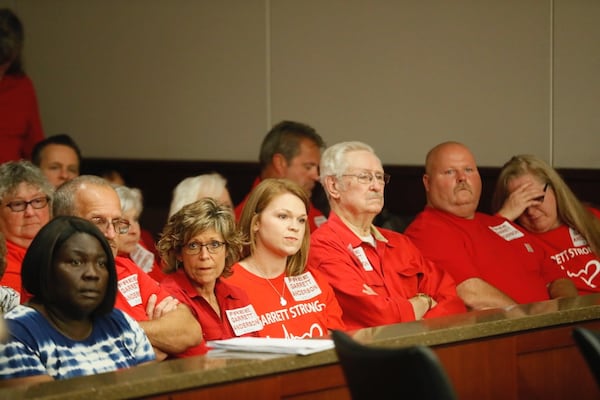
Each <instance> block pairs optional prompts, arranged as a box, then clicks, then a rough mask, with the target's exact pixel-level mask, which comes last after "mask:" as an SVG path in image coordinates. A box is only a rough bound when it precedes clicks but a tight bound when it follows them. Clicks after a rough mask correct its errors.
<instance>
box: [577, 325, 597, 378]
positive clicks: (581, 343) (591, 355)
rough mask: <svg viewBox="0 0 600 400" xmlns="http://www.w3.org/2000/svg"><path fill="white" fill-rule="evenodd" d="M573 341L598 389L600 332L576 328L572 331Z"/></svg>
mask: <svg viewBox="0 0 600 400" xmlns="http://www.w3.org/2000/svg"><path fill="white" fill-rule="evenodd" d="M573 339H575V343H577V347H579V351H580V352H581V354H582V355H583V358H585V361H586V362H587V364H588V367H589V368H590V371H592V374H593V375H594V378H596V383H597V384H598V387H600V332H597V331H592V330H590V329H587V328H583V327H581V326H578V327H577V328H574V329H573Z"/></svg>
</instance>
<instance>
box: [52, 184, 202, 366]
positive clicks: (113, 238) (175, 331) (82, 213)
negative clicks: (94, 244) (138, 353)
mask: <svg viewBox="0 0 600 400" xmlns="http://www.w3.org/2000/svg"><path fill="white" fill-rule="evenodd" d="M53 211H54V215H55V216H59V215H74V216H77V217H81V218H85V219H87V220H89V221H91V222H93V223H94V224H95V225H96V226H98V228H99V229H100V230H101V231H102V232H103V233H104V235H105V236H106V238H107V239H108V242H109V244H110V246H111V248H112V249H113V253H114V255H115V264H116V269H117V278H118V289H119V291H118V293H117V300H116V303H115V307H117V308H118V309H120V310H122V311H124V312H126V313H127V314H129V315H130V316H131V317H132V318H134V319H135V320H136V321H138V322H139V323H140V326H141V327H142V328H143V329H144V332H145V333H146V335H147V336H148V338H149V339H150V343H152V346H154V349H155V351H156V353H157V359H159V360H160V359H164V358H165V357H166V356H168V355H176V354H179V353H181V352H183V351H185V350H187V349H188V348H189V347H192V346H197V345H199V344H200V343H201V342H202V329H201V328H200V325H199V324H198V322H197V321H196V319H195V318H194V316H193V315H192V313H191V312H190V310H189V308H188V307H187V306H185V305H183V304H179V302H178V301H177V300H176V299H174V298H173V297H172V296H171V295H170V294H169V293H168V292H167V291H166V290H165V289H163V288H161V287H160V285H159V284H158V283H157V282H156V281H155V280H154V279H152V278H151V277H150V276H148V274H146V273H145V272H144V271H142V270H141V269H140V268H139V267H138V266H137V265H136V264H135V263H134V262H133V261H131V260H130V259H128V258H125V257H117V256H116V255H117V250H118V244H119V236H120V235H122V234H125V233H127V231H128V229H129V225H128V223H127V222H126V221H124V220H123V218H122V211H121V203H120V201H119V196H118V195H117V192H116V191H115V189H114V188H113V187H112V186H111V185H110V183H109V182H108V181H106V180H104V179H103V178H100V177H98V176H93V175H81V176H79V177H77V178H75V179H73V180H71V181H68V182H66V183H64V184H63V185H61V186H60V187H59V188H58V189H57V191H56V193H55V198H54V210H53Z"/></svg>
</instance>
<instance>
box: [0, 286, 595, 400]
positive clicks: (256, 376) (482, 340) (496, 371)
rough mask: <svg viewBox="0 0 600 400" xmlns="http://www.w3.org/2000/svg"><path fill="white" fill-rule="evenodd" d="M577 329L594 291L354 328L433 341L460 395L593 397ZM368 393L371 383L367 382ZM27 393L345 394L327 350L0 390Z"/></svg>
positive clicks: (178, 399)
mask: <svg viewBox="0 0 600 400" xmlns="http://www.w3.org/2000/svg"><path fill="white" fill-rule="evenodd" d="M575 326H585V327H588V328H590V329H596V330H600V294H599V295H589V296H582V297H578V298H572V299H560V300H552V301H547V302H541V303H532V304H528V305H523V306H519V307H515V308H513V309H510V310H501V309H494V310H485V311H476V312H470V313H465V314H460V315H454V316H448V317H441V318H434V319H430V320H425V321H415V322H407V323H400V324H394V325H388V326H383V327H376V328H367V329H361V330H358V331H354V332H351V334H352V335H353V336H354V338H355V339H356V340H359V341H361V342H363V343H367V344H372V345H375V346H389V347H401V346H410V345H414V344H424V345H428V346H431V347H432V348H433V349H434V351H435V352H436V353H437V355H438V356H439V358H440V360H441V362H442V364H443V365H444V368H445V369H446V371H447V372H448V375H449V377H450V380H451V382H452V384H453V386H454V388H455V390H456V392H457V394H458V398H459V399H462V400H465V399H478V400H479V399H503V400H504V399H566V398H575V399H584V400H585V399H598V398H600V390H599V389H598V386H597V385H596V383H595V381H594V380H593V377H592V375H591V373H590V371H589V369H588V367H587V364H586V363H585V361H584V359H583V357H582V356H581V354H580V353H579V350H578V349H577V347H576V346H575V344H574V341H573V339H572V337H571V332H572V329H573V327H575ZM374 390H376V388H374ZM0 398H1V399H4V398H7V399H8V398H10V399H25V398H40V399H86V400H90V399H94V398H101V399H117V398H128V399H135V398H140V399H141V398H143V399H154V400H167V399H169V400H184V399H212V400H218V399H224V400H232V399H295V400H298V399H349V392H348V390H347V388H346V383H345V380H344V377H343V375H342V372H341V369H340V367H339V365H338V364H337V358H336V356H335V352H334V351H333V350H328V351H324V352H320V353H315V354H312V355H308V356H289V355H286V356H266V355H264V354H252V353H249V355H248V356H247V357H244V358H241V357H239V356H235V355H232V356H229V357H224V356H223V355H220V356H212V355H207V356H198V357H191V358H188V359H181V360H170V361H163V362H160V363H154V364H151V365H144V366H140V367H136V368H131V369H127V370H122V371H117V372H112V373H105V374H98V375H95V376H89V377H81V378H75V379H70V380H65V381H57V382H50V383H44V384H38V385H34V386H31V387H29V388H22V389H10V390H8V389H5V390H0Z"/></svg>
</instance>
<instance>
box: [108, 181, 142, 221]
mask: <svg viewBox="0 0 600 400" xmlns="http://www.w3.org/2000/svg"><path fill="white" fill-rule="evenodd" d="M113 187H114V188H115V191H116V192H117V194H118V195H119V200H121V211H122V212H123V213H126V212H127V211H129V210H135V212H136V214H137V215H138V216H139V215H140V214H141V213H142V211H143V209H144V206H143V202H144V199H143V196H142V192H141V190H140V189H138V188H130V187H128V186H123V185H115V186H113Z"/></svg>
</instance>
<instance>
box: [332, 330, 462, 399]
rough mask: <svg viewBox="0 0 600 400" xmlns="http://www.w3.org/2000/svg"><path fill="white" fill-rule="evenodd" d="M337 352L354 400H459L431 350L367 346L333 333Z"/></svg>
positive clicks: (342, 333)
mask: <svg viewBox="0 0 600 400" xmlns="http://www.w3.org/2000/svg"><path fill="white" fill-rule="evenodd" d="M331 337H332V339H333V341H334V343H335V350H336V353H337V356H338V359H339V361H340V365H341V367H342V370H343V372H344V376H345V378H346V382H347V384H348V388H349V390H350V393H351V395H352V398H353V399H354V400H361V399H406V400H409V399H419V400H429V399H431V400H456V398H457V397H456V394H455V392H454V388H453V387H452V384H451V382H450V380H449V379H448V377H447V375H446V372H445V371H444V369H443V366H442V365H441V363H440V361H439V359H438V358H437V356H436V355H435V353H434V352H433V350H431V349H430V348H429V347H426V346H412V347H405V348H384V347H375V346H365V345H363V344H360V343H358V342H356V341H355V340H354V339H352V338H351V337H350V336H349V335H348V334H346V333H344V332H341V331H333V332H332V335H331Z"/></svg>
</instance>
